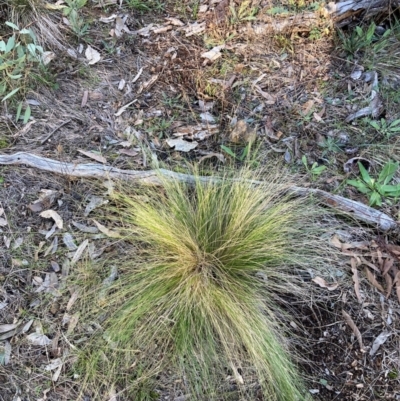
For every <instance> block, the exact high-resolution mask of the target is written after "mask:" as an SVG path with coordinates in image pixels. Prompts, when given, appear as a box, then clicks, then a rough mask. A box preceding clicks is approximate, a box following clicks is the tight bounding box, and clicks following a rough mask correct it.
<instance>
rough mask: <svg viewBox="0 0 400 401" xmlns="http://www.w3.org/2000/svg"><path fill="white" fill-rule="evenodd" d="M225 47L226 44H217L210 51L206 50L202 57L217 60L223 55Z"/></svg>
mask: <svg viewBox="0 0 400 401" xmlns="http://www.w3.org/2000/svg"><path fill="white" fill-rule="evenodd" d="M222 49H225V45H221V46H215V47H213V48H212V49H211V50H209V51H208V52H205V53H203V54H202V55H201V57H203V58H206V59H208V60H210V61H215V60H217V59H218V58H220V57H221V56H222V53H221V50H222Z"/></svg>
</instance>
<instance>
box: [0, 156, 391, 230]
mask: <svg viewBox="0 0 400 401" xmlns="http://www.w3.org/2000/svg"><path fill="white" fill-rule="evenodd" d="M11 164H17V165H19V164H25V165H28V166H30V167H34V168H38V169H40V170H44V171H49V172H51V173H56V174H62V175H66V176H70V177H80V178H106V179H118V180H124V181H137V182H141V183H144V184H153V185H161V181H160V178H159V175H160V174H161V175H163V176H165V177H169V178H173V179H176V180H179V181H182V182H187V183H194V182H195V179H196V178H195V177H194V176H193V175H189V174H182V173H175V172H173V171H170V170H165V169H160V170H157V171H156V170H149V171H136V170H121V169H119V168H115V167H111V166H105V165H102V164H94V163H90V164H75V163H65V162H59V161H57V160H53V159H47V158H45V157H41V156H37V155H33V154H31V153H25V152H18V153H15V154H13V155H0V165H11ZM200 179H201V180H202V181H204V182H209V181H210V180H218V178H215V177H214V178H213V177H200ZM257 183H259V181H254V184H257ZM291 189H292V191H293V193H295V194H297V195H301V196H306V195H314V196H315V197H317V198H318V199H319V200H320V201H321V202H322V203H323V204H325V205H327V206H329V207H332V208H333V209H335V210H337V211H340V212H342V213H345V214H347V215H350V216H352V217H353V218H355V219H356V220H359V221H362V222H364V223H367V224H370V225H374V226H376V227H377V228H379V229H380V230H383V231H386V230H390V229H394V228H396V227H397V223H396V221H394V220H393V219H392V218H391V217H390V216H388V215H387V214H385V213H382V212H380V211H378V210H375V209H372V208H370V207H368V206H366V205H364V204H363V203H360V202H356V201H353V200H351V199H347V198H344V197H342V196H339V195H332V194H330V193H328V192H325V191H322V190H320V189H314V188H300V187H296V186H294V187H292V188H291Z"/></svg>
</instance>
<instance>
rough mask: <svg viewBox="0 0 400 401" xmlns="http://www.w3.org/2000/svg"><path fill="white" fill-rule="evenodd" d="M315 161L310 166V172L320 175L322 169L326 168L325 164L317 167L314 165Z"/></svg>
mask: <svg viewBox="0 0 400 401" xmlns="http://www.w3.org/2000/svg"><path fill="white" fill-rule="evenodd" d="M314 165H315V163H314V164H313V166H312V168H311V173H312V174H315V175H320V174H321V173H322V172H323V171H324V170H326V168H327V167H326V166H319V167H314Z"/></svg>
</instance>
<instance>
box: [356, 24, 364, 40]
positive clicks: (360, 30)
mask: <svg viewBox="0 0 400 401" xmlns="http://www.w3.org/2000/svg"><path fill="white" fill-rule="evenodd" d="M356 32H357V35H358V36H359V37H360V38H361V36H362V35H363V30H362V29H361V28H360V27H359V26H356Z"/></svg>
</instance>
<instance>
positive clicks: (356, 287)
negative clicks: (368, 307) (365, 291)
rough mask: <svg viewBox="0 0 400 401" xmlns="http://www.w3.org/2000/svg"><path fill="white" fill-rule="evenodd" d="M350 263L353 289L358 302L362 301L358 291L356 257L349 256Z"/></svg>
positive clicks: (358, 281)
mask: <svg viewBox="0 0 400 401" xmlns="http://www.w3.org/2000/svg"><path fill="white" fill-rule="evenodd" d="M350 263H351V271H352V273H353V277H352V278H353V282H354V291H355V293H356V296H357V299H358V302H360V303H361V302H362V298H361V293H360V280H359V277H358V270H357V260H356V258H351V259H350Z"/></svg>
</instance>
